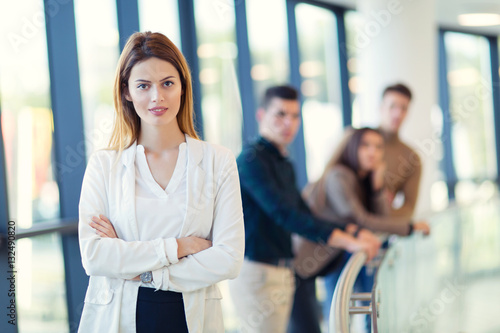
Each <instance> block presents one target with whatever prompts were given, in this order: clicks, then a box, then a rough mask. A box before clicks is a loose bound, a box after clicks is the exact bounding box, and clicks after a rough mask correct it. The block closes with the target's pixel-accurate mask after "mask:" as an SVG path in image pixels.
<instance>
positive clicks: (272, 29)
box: [246, 0, 290, 105]
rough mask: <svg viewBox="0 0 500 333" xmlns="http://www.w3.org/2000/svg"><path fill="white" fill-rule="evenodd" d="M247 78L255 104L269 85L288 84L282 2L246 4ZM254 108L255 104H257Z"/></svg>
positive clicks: (285, 33)
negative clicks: (253, 93)
mask: <svg viewBox="0 0 500 333" xmlns="http://www.w3.org/2000/svg"><path fill="white" fill-rule="evenodd" d="M246 6H247V8H246V9H247V22H248V41H249V44H250V53H251V57H252V68H251V69H250V74H251V76H252V79H253V81H254V92H255V98H256V101H257V103H260V100H261V98H262V95H263V93H264V90H265V89H266V88H268V87H269V86H270V85H274V84H283V83H288V81H289V74H290V68H289V67H290V60H289V56H288V52H289V48H288V28H287V27H288V23H287V19H286V2H285V0H272V1H269V0H252V1H246ZM257 105H258V104H257Z"/></svg>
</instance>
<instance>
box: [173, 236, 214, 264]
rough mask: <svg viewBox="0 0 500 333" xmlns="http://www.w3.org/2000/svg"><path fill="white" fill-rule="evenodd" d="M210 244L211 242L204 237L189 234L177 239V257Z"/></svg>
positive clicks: (193, 252) (200, 249) (197, 250)
mask: <svg viewBox="0 0 500 333" xmlns="http://www.w3.org/2000/svg"><path fill="white" fill-rule="evenodd" d="M211 246H212V242H211V241H209V240H206V239H204V238H200V237H195V236H189V237H183V238H178V239H177V257H178V258H179V259H180V258H183V257H186V256H188V255H190V254H195V253H198V252H201V251H203V250H206V249H208V248H209V247H211Z"/></svg>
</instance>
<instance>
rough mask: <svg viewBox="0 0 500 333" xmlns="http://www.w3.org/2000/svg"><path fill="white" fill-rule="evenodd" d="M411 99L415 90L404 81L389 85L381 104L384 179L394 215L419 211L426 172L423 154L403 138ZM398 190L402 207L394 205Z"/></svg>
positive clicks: (408, 215)
mask: <svg viewBox="0 0 500 333" xmlns="http://www.w3.org/2000/svg"><path fill="white" fill-rule="evenodd" d="M411 99H412V93H411V91H410V89H409V88H408V87H407V86H406V85H404V84H401V83H397V84H394V85H391V86H388V87H386V88H385V89H384V92H383V93H382V102H381V104H380V127H379V129H380V131H381V133H382V134H383V136H384V139H385V164H386V171H385V176H384V182H385V185H386V188H387V192H388V195H389V197H388V200H389V202H390V203H391V215H393V216H401V217H407V218H410V217H412V216H413V213H414V211H415V205H416V203H417V198H418V192H419V187H420V176H421V173H422V170H421V169H422V168H421V161H420V157H419V156H418V154H417V153H416V152H415V151H414V150H413V149H412V148H410V147H409V146H407V145H406V144H405V143H404V142H402V141H401V140H400V138H399V131H400V129H401V126H402V124H403V123H404V120H405V119H406V116H407V115H408V109H409V106H410V102H411ZM397 194H399V195H401V197H402V198H403V202H402V204H401V205H400V207H397V208H393V205H392V203H393V201H394V198H395V197H396V195H397Z"/></svg>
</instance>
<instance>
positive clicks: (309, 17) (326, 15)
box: [295, 4, 343, 181]
mask: <svg viewBox="0 0 500 333" xmlns="http://www.w3.org/2000/svg"><path fill="white" fill-rule="evenodd" d="M295 15H296V20H297V33H298V39H299V50H300V67H299V70H300V75H301V77H302V85H301V87H300V90H301V93H302V98H303V106H302V119H303V126H304V140H305V147H306V151H307V161H306V163H307V175H308V179H309V181H314V180H316V179H317V178H319V176H320V175H321V173H322V172H323V169H324V167H325V165H326V163H327V161H328V159H329V158H330V156H331V153H332V151H333V150H334V148H335V146H336V145H337V143H338V142H339V140H340V138H341V136H342V132H343V129H342V128H343V124H342V101H341V93H340V73H339V68H340V66H339V53H338V46H337V45H338V40H337V19H336V17H335V14H334V13H333V12H332V11H330V10H327V9H323V8H319V7H316V6H312V5H308V4H298V5H297V6H296V7H295Z"/></svg>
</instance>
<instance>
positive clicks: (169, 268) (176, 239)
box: [79, 32, 244, 333]
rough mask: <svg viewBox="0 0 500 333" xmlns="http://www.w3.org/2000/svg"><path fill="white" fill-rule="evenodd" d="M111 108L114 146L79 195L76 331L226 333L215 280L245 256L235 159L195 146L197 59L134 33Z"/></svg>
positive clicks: (97, 159)
mask: <svg viewBox="0 0 500 333" xmlns="http://www.w3.org/2000/svg"><path fill="white" fill-rule="evenodd" d="M114 101H115V111H116V120H115V123H114V129H113V133H112V137H111V140H110V143H109V147H108V149H106V150H101V151H97V152H96V153H94V154H93V155H92V156H91V157H90V159H89V162H88V165H87V169H86V172H85V177H84V179H83V184H82V191H81V197H80V205H79V241H80V250H81V255H82V262H83V267H84V268H85V271H86V273H87V274H88V275H89V276H90V280H89V286H88V289H87V293H86V296H85V306H84V308H83V313H82V317H81V321H80V327H79V332H107V333H113V332H115V333H118V332H121V333H123V332H130V333H132V332H139V333H141V332H146V333H151V332H176V333H182V332H224V324H223V318H222V308H221V304H220V299H221V298H222V297H221V294H220V291H219V289H218V287H217V285H216V284H217V282H219V281H222V280H225V279H230V278H234V277H236V275H237V274H238V272H239V270H240V267H241V263H242V261H243V254H244V227H243V211H242V205H241V196H240V186H239V178H238V171H237V166H236V160H235V158H234V156H233V154H232V153H231V152H230V151H229V150H228V149H226V148H223V147H220V146H217V145H212V144H209V143H206V142H203V141H201V140H199V139H198V136H197V134H196V131H195V129H194V124H193V95H192V82H191V75H190V71H189V68H188V64H187V62H186V60H185V58H184V56H183V55H182V53H181V52H180V51H179V50H178V48H177V47H176V46H175V45H174V44H173V43H172V42H171V41H170V40H169V39H168V38H167V37H165V36H164V35H162V34H160V33H151V32H144V33H141V32H137V33H134V34H133V35H132V36H131V37H130V38H129V40H128V42H127V44H126V45H125V47H124V49H123V51H122V54H121V56H120V60H119V63H118V68H117V72H116V78H115V87H114Z"/></svg>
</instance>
